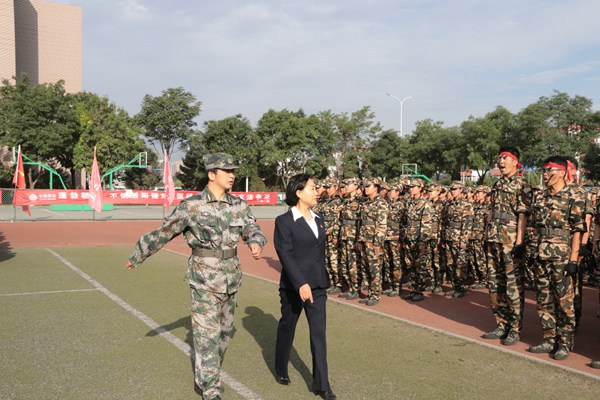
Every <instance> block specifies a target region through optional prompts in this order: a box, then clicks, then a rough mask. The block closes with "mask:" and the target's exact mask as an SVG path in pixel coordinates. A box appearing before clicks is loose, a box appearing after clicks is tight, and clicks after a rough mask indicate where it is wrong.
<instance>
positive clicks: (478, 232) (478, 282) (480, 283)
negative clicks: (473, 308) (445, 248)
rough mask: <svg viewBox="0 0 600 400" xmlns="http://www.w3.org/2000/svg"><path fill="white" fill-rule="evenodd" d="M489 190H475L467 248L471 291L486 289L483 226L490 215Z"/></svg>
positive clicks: (480, 187)
mask: <svg viewBox="0 0 600 400" xmlns="http://www.w3.org/2000/svg"><path fill="white" fill-rule="evenodd" d="M489 191H490V188H489V187H487V186H478V187H477V188H476V189H475V194H474V202H473V226H472V231H471V237H470V240H469V244H468V246H467V254H468V260H469V262H468V265H470V266H471V268H472V271H471V274H472V276H473V284H472V285H471V287H472V288H473V289H483V288H485V287H486V282H487V273H486V267H487V266H486V264H485V251H484V249H483V244H484V236H485V226H486V223H487V218H488V215H489V213H490V205H489V203H488V201H487V195H488V193H489Z"/></svg>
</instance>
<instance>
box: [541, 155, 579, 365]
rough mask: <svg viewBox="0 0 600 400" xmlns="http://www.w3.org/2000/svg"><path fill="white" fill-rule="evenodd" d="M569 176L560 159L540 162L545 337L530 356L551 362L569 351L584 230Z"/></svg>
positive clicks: (563, 356)
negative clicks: (547, 356)
mask: <svg viewBox="0 0 600 400" xmlns="http://www.w3.org/2000/svg"><path fill="white" fill-rule="evenodd" d="M568 174H569V171H568V167H567V160H566V159H565V158H564V157H561V156H552V157H548V158H547V159H546V160H545V161H544V184H545V186H546V190H544V192H543V193H542V195H541V196H537V197H536V198H535V203H534V205H533V214H534V218H533V220H534V223H535V226H536V227H537V228H538V266H537V271H536V287H537V312H538V316H539V317H540V320H541V322H542V331H543V335H544V336H543V340H542V342H541V343H540V344H538V345H535V346H531V347H529V351H530V352H532V353H550V352H552V351H554V359H555V360H564V359H565V358H567V357H568V356H569V350H570V349H571V348H572V346H573V335H574V332H575V323H576V322H575V320H576V318H575V306H574V290H573V277H574V276H575V275H576V274H577V259H578V256H579V247H580V245H581V235H582V234H583V233H584V232H585V231H586V226H585V216H584V215H585V200H584V199H583V198H582V197H581V196H577V195H576V194H575V192H574V190H573V188H572V187H570V186H569V185H568V184H567V176H568Z"/></svg>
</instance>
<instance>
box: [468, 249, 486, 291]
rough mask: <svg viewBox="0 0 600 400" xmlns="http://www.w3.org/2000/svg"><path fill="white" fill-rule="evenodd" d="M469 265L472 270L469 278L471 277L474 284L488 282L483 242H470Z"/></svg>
mask: <svg viewBox="0 0 600 400" xmlns="http://www.w3.org/2000/svg"><path fill="white" fill-rule="evenodd" d="M467 265H469V266H470V270H469V272H468V273H467V277H471V278H472V279H473V282H476V283H477V282H480V283H486V282H487V272H486V269H487V265H486V262H485V251H484V250H483V242H482V241H481V240H469V244H468V245H467Z"/></svg>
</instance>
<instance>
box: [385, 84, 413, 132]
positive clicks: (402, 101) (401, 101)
mask: <svg viewBox="0 0 600 400" xmlns="http://www.w3.org/2000/svg"><path fill="white" fill-rule="evenodd" d="M386 96H390V97H391V98H393V99H396V100H398V102H400V137H402V105H403V104H404V102H405V101H406V100H408V99H412V98H413V96H407V97H405V98H403V99H402V100H400V98H399V97H397V96H394V95H393V94H391V93H386Z"/></svg>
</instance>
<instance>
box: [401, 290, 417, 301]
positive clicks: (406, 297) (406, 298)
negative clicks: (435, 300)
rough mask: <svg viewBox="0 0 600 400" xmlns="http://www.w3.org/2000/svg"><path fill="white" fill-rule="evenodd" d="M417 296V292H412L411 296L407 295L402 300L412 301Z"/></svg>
mask: <svg viewBox="0 0 600 400" xmlns="http://www.w3.org/2000/svg"><path fill="white" fill-rule="evenodd" d="M415 294H417V292H410V293H409V294H407V295H406V296H403V297H402V298H403V299H404V300H412V298H413V296H414V295H415Z"/></svg>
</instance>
